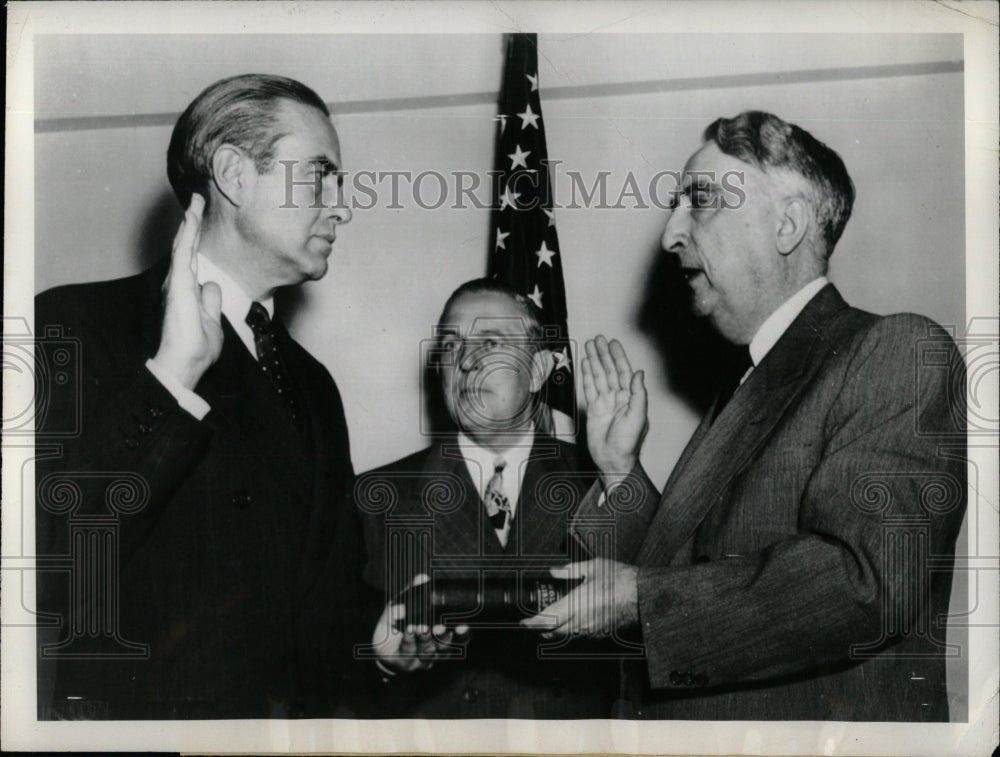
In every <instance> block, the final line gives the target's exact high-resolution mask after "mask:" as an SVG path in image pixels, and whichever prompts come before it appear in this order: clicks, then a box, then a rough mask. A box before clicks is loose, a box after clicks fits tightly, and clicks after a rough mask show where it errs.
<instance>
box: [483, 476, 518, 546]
mask: <svg viewBox="0 0 1000 757" xmlns="http://www.w3.org/2000/svg"><path fill="white" fill-rule="evenodd" d="M506 467H507V461H506V460H504V459H503V458H502V457H498V458H497V459H496V460H494V461H493V475H492V476H491V477H490V480H489V481H488V482H487V484H486V493H485V494H484V495H483V501H484V502H485V503H486V514H487V515H488V516H489V519H490V523H492V524H493V529H494V530H495V531H496V534H497V538H498V539H499V540H500V544H501V545H503V546H504V547H506V546H507V537H508V536H509V535H510V521H511V519H512V515H511V512H510V500H509V499H507V495H506V494H504V493H503V471H504V468H506Z"/></svg>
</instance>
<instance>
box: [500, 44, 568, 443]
mask: <svg viewBox="0 0 1000 757" xmlns="http://www.w3.org/2000/svg"><path fill="white" fill-rule="evenodd" d="M497 122H498V123H497V142H496V145H497V148H496V160H495V166H496V176H495V178H494V185H493V186H494V198H493V203H494V204H493V228H492V234H491V235H490V247H491V249H490V256H489V260H490V276H492V277H493V278H495V279H498V280H500V281H503V282H505V283H507V284H509V285H511V286H513V287H514V288H515V289H517V290H518V291H520V292H523V293H524V294H525V295H526V296H527V297H528V298H529V299H530V300H531V301H532V302H534V303H535V305H537V306H538V308H539V309H540V310H541V311H542V313H543V314H544V316H545V321H544V323H543V329H544V332H545V337H546V342H547V346H548V347H549V348H550V349H551V350H552V354H553V355H554V357H555V367H554V369H553V371H552V374H551V375H550V377H549V380H548V382H547V384H546V386H545V387H543V389H542V396H543V398H544V399H545V401H546V402H547V403H548V405H549V407H550V408H551V409H552V411H553V413H552V415H553V418H552V420H553V421H554V426H553V427H552V428H547V429H544V430H546V431H548V432H550V433H556V434H557V435H559V436H563V437H568V438H572V437H573V436H574V435H575V431H576V429H575V419H576V393H575V391H574V380H573V356H572V352H571V349H570V343H569V331H568V329H567V326H566V288H565V285H564V284H563V268H562V256H561V254H560V251H559V238H558V237H557V235H556V225H555V224H556V220H555V214H554V212H553V209H552V196H551V193H550V180H551V177H550V175H549V168H548V162H547V161H548V152H547V150H546V147H545V125H544V123H543V122H542V105H541V100H540V98H539V88H538V35H536V34H521V33H518V34H511V35H508V39H507V61H506V65H505V69H504V81H503V89H502V90H501V92H500V102H499V115H498V116H497Z"/></svg>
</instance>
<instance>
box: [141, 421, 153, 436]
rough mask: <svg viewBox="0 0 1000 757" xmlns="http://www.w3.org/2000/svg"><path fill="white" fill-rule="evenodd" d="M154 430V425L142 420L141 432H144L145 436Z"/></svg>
mask: <svg viewBox="0 0 1000 757" xmlns="http://www.w3.org/2000/svg"><path fill="white" fill-rule="evenodd" d="M152 430H153V427H152V426H150V425H148V424H146V423H141V422H140V423H139V433H140V434H142V435H143V436H145V435H146V434H148V433H149V432H150V431H152Z"/></svg>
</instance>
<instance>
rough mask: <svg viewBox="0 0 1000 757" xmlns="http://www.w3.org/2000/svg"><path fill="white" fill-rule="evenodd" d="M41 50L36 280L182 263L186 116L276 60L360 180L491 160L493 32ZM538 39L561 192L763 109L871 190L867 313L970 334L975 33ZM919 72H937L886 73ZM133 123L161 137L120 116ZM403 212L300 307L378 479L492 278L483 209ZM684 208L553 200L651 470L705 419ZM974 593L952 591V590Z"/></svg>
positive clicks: (473, 167) (641, 177)
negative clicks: (683, 255) (686, 299)
mask: <svg viewBox="0 0 1000 757" xmlns="http://www.w3.org/2000/svg"><path fill="white" fill-rule="evenodd" d="M35 45H36V47H35V59H36V79H35V113H36V132H37V133H36V137H35V194H36V210H35V240H36V249H35V286H36V291H42V290H44V289H47V288H49V287H51V286H55V285H58V284H64V283H70V282H77V281H90V280H99V279H105V278H111V277H118V276H124V275H129V274H132V273H135V272H137V271H139V270H141V269H143V268H144V267H146V266H147V265H149V264H150V263H152V262H153V261H154V260H155V259H156V258H157V257H158V256H160V255H162V254H164V253H165V252H167V251H169V249H170V244H171V241H172V237H173V233H174V230H175V229H176V226H177V223H178V222H179V219H180V211H179V209H178V207H177V205H176V202H175V201H174V199H173V197H172V194H171V193H170V189H169V186H168V184H167V180H166V175H165V157H164V156H165V152H166V146H167V142H168V140H169V136H170V131H171V125H172V123H173V120H174V118H175V117H176V115H177V114H179V113H180V111H181V110H182V109H183V108H184V107H185V106H186V105H187V103H188V102H190V100H191V99H193V98H194V97H195V96H196V95H197V93H198V92H199V91H200V90H201V89H203V88H204V87H205V86H207V85H208V84H210V83H211V82H213V81H215V80H216V79H219V78H221V77H223V76H227V75H231V74H236V73H243V72H246V71H248V70H256V71H265V72H269V73H280V74H285V75H289V76H293V77H295V78H298V79H300V80H302V81H304V82H305V83H307V84H309V85H310V86H312V87H313V88H314V89H316V90H317V91H318V92H319V93H320V95H321V96H322V97H323V98H324V99H325V100H327V101H328V102H330V103H331V106H332V109H333V111H334V123H335V125H336V127H337V129H338V131H339V133H340V139H341V143H342V148H343V155H344V160H345V167H346V168H347V170H348V171H358V170H369V171H411V172H413V173H414V174H416V173H419V172H421V171H426V170H436V171H439V172H444V173H447V172H451V171H467V172H475V173H476V174H478V175H485V173H486V172H487V171H489V170H491V169H492V168H493V165H492V163H493V142H494V135H495V126H496V122H495V115H496V107H495V104H494V103H495V93H496V90H497V89H498V87H499V84H500V78H501V67H502V58H503V55H502V53H503V40H502V38H501V37H500V36H499V35H451V36H444V35H431V36H405V35H404V36H391V37H390V36H367V35H323V36H321V35H296V36H295V37H294V38H290V37H277V36H249V35H248V36H238V37H222V36H213V35H203V36H201V35H200V36H193V35H184V36H182V35H172V36H166V35H164V36H157V35H149V36H141V37H138V36H116V37H93V36H58V37H56V36H52V37H39V38H36V42H35ZM539 48H540V56H539V58H540V64H539V66H540V87H541V97H542V107H543V117H544V122H545V126H546V131H547V136H548V150H549V156H550V158H551V159H553V160H558V161H561V162H560V163H559V165H558V167H557V169H556V175H555V180H556V187H557V190H556V192H557V195H556V199H557V201H559V200H563V204H569V200H570V199H571V198H570V196H569V194H570V189H571V186H572V180H571V179H570V177H569V172H578V173H579V175H580V176H581V177H582V178H583V179H584V180H585V181H586V184H587V185H588V186H589V185H590V184H592V183H593V181H594V180H595V179H596V178H597V177H598V175H599V173H600V172H602V171H607V172H609V174H608V178H607V186H608V187H609V195H610V199H611V201H612V202H613V201H614V200H615V199H617V195H618V191H619V190H620V189H621V188H622V187H623V186H624V183H625V181H626V178H627V176H628V175H629V174H631V175H632V176H634V177H635V179H636V183H637V185H638V186H639V187H643V188H644V187H647V186H648V184H649V181H650V179H651V177H653V175H654V174H656V173H657V172H658V171H663V170H675V171H679V170H681V169H682V168H683V166H684V163H685V161H686V159H687V157H688V156H689V155H690V154H691V153H692V152H693V151H694V150H695V149H697V147H698V145H699V143H700V133H701V131H702V130H703V129H704V127H705V126H706V125H707V124H708V123H709V122H710V121H712V120H714V119H715V118H716V117H718V116H721V115H726V116H731V115H735V114H736V113H738V112H740V111H743V110H747V109H762V110H769V111H772V112H774V113H776V114H778V115H780V116H781V117H783V118H785V119H786V120H789V121H792V122H794V123H797V124H799V125H801V126H803V127H804V128H806V129H808V130H809V131H811V132H812V133H813V134H814V135H815V136H817V137H818V138H819V139H821V140H822V141H824V142H826V143H827V144H828V145H830V146H831V147H833V148H834V149H835V150H837V151H838V152H839V153H840V154H841V156H842V157H843V158H844V160H845V162H846V164H847V167H848V170H849V171H850V173H851V175H852V178H853V179H854V182H855V185H856V187H857V193H858V200H857V203H856V205H855V210H854V215H853V217H852V219H851V221H850V223H849V224H848V226H847V230H846V232H845V234H844V237H843V239H842V240H841V242H840V244H839V245H838V248H837V250H836V252H835V254H834V257H833V261H832V266H831V278H832V279H833V281H834V282H835V283H836V284H837V285H838V286H839V287H840V289H841V291H842V292H843V294H844V295H845V297H846V298H847V299H848V301H849V302H851V303H852V304H854V305H856V306H859V307H863V308H866V309H869V310H872V311H875V312H879V313H887V312H894V311H899V310H909V311H915V312H919V313H923V314H925V315H928V316H930V317H932V318H934V319H935V320H937V321H938V322H940V323H942V324H944V325H946V326H950V327H954V328H955V329H956V331H957V332H958V333H962V331H963V329H964V326H963V324H964V322H965V236H964V228H965V218H964V205H965V197H964V160H965V157H964V156H965V153H964V145H963V133H964V126H963V74H962V72H961V71H960V70H956V69H955V65H954V64H955V63H956V62H960V61H961V60H962V42H961V37H960V36H957V35H950V36H949V35H892V36H890V35H850V36H846V35H781V36H777V35H774V36H771V35H661V34H650V35H629V36H625V35H574V36H559V35H541V36H540V40H539ZM910 64H913V65H926V66H927V68H926V71H925V72H924V73H919V74H917V75H898V74H899V70H898V69H887V68H885V67H887V66H905V65H910ZM938 64H940V65H938ZM935 66H937V68H935ZM847 69H850V71H846V70H847ZM754 74H759V76H758V77H757V78H756V79H755V78H754V77H753V75H754ZM650 82H654V84H649V83H650ZM657 82H658V84H655V83H657ZM608 85H613V86H608ZM547 93H551V96H549V95H547ZM449 97H451V98H453V99H452V100H450V101H449V100H448V98H449ZM120 115H125V116H129V117H132V116H148V118H147V122H150V123H151V125H126V126H125V127H120V126H115V122H114V120H113V119H112V118H111V117H113V116H120ZM102 117H107V118H105V119H104V120H103V121H102V120H101V119H102ZM79 118H83V119H88V118H93V119H95V120H94V121H92V122H79V121H73V120H72V119H79ZM511 124H513V125H514V126H515V127H516V126H517V125H518V121H517V120H516V119H515V120H513V121H511V122H508V126H510V125H511ZM380 186H381V187H383V188H385V187H386V186H387V185H386V184H382V185H380ZM434 186H435V185H434V184H429V185H428V193H429V196H430V197H431V199H433V198H434V195H435V193H436V192H435V191H432V188H433V187H434ZM11 189H12V188H11V187H8V190H11ZM400 202H401V204H402V205H403V206H404V207H402V208H400V209H390V208H387V207H386V205H387V204H388V198H387V197H386V196H385V195H382V196H380V201H379V203H378V204H377V205H376V207H374V208H372V209H370V210H357V211H355V214H354V220H353V221H352V222H351V224H350V225H348V226H346V227H344V228H343V229H341V231H340V233H339V236H338V241H337V243H336V245H335V247H334V251H333V255H332V257H331V266H330V272H329V274H328V275H327V276H326V277H325V278H324V279H323V280H322V281H320V282H316V283H310V284H307V285H305V286H304V287H303V288H302V290H301V293H300V294H299V295H298V296H296V297H295V298H294V303H292V304H294V307H292V308H290V309H289V310H288V311H287V312H288V314H289V315H290V316H291V318H290V328H291V330H292V332H293V333H294V334H295V335H296V337H297V338H298V339H299V340H300V341H301V342H302V343H303V344H304V345H305V346H306V348H307V349H309V350H310V351H311V352H312V353H313V354H314V355H315V356H316V357H317V358H318V359H319V360H320V361H322V362H323V363H324V364H325V365H326V366H327V367H328V368H329V369H330V371H331V373H332V374H333V375H334V377H335V378H336V380H337V382H338V384H339V386H340V389H341V392H342V393H343V396H344V400H345V405H346V412H347V420H348V425H349V427H350V432H351V442H352V450H353V460H354V464H355V467H356V468H357V469H358V470H359V471H360V470H365V469H368V468H370V467H373V466H376V465H380V464H382V463H386V462H388V461H390V460H393V459H396V458H398V457H400V456H402V455H404V454H407V453H409V452H412V451H413V450H415V449H417V448H419V447H421V446H423V445H424V443H425V440H424V438H423V436H422V431H421V430H422V429H423V428H425V427H426V419H425V415H424V413H425V410H424V402H423V399H422V395H421V385H420V384H421V376H422V371H421V365H420V343H421V340H424V339H427V338H428V337H429V336H430V335H431V327H432V325H433V324H434V323H435V321H436V319H437V317H438V315H439V312H440V309H441V306H442V304H443V302H444V300H445V299H446V297H447V295H448V294H449V293H450V292H451V290H452V289H453V288H454V287H455V286H456V285H457V284H459V283H460V282H462V281H464V280H466V279H469V278H474V277H478V276H481V275H483V274H484V273H485V271H486V260H487V251H488V249H489V248H490V241H491V240H490V239H489V238H488V237H489V212H488V211H486V210H477V209H472V208H465V209H454V208H451V207H449V206H448V205H446V206H445V207H442V208H439V209H437V210H427V209H422V208H420V207H417V206H416V204H415V203H414V202H413V201H412V199H411V198H410V196H409V195H407V194H406V193H405V192H404V193H403V194H402V196H401V200H400ZM449 204H450V203H449ZM630 204H633V203H632V202H631V201H629V200H626V205H630ZM665 220H666V213H665V211H663V210H661V209H659V208H657V207H655V206H650V207H648V208H641V207H639V208H637V207H625V208H620V209H608V208H604V209H599V208H577V209H574V208H568V207H562V208H559V209H557V210H556V228H557V230H558V233H559V241H560V247H561V250H562V253H561V254H562V256H563V266H564V270H565V277H566V287H567V299H568V307H569V328H570V335H571V337H573V338H574V339H576V340H578V341H579V342H580V343H581V345H582V341H583V340H584V339H586V338H589V337H591V336H592V335H594V334H595V333H598V332H601V333H604V334H607V335H609V336H617V337H618V338H620V339H621V340H622V342H623V343H624V344H625V346H626V349H627V350H628V352H629V355H630V357H631V359H632V363H633V365H634V366H635V367H642V368H644V369H645V370H646V374H647V381H646V384H647V387H649V389H650V391H651V400H650V411H649V414H650V424H651V430H650V433H649V435H648V437H647V441H646V443H645V446H644V449H643V455H642V458H643V462H644V464H645V466H646V468H647V470H648V471H649V473H650V475H651V477H652V479H653V481H654V482H656V483H657V484H662V483H663V482H664V481H665V480H666V478H667V475H668V474H669V472H670V469H671V467H672V466H673V464H674V462H675V461H676V459H677V457H678V456H679V455H680V452H681V450H682V449H683V446H684V444H685V443H686V441H687V439H688V437H689V436H690V434H691V432H692V430H693V429H694V426H695V424H696V421H697V418H698V412H699V410H698V407H697V406H696V404H692V401H691V399H690V397H689V396H688V395H686V394H685V393H684V392H683V391H680V390H679V389H678V387H677V384H676V381H675V380H674V379H673V378H672V377H671V375H670V374H671V372H672V370H675V369H676V368H677V367H678V366H677V365H676V364H675V365H674V366H673V369H672V367H671V365H670V361H669V359H667V358H668V357H669V356H665V355H664V354H663V350H662V343H661V341H659V340H658V337H657V334H658V329H659V328H660V326H661V325H662V324H659V325H658V324H657V323H656V322H655V320H656V315H657V314H662V313H663V312H667V311H669V310H670V307H669V306H670V303H664V302H663V298H664V297H665V294H664V293H663V292H662V291H660V290H659V289H657V287H656V283H657V282H658V281H659V277H660V268H661V267H662V260H661V259H660V257H659V256H658V250H659V238H660V234H661V232H662V228H663V224H664V223H665ZM650 314H652V316H651V315H650ZM651 319H652V321H653V322H652V323H651V322H650V321H651ZM964 543H965V541H964V532H963V537H962V540H961V541H960V549H962V545H963V544H964ZM964 591H965V590H964V585H963V586H958V585H956V601H960V602H964ZM959 606H961V605H959ZM963 680H964V679H963ZM958 691H959V696H960V699H964V688H962V687H959V689H958ZM956 704H957V705H959V706H960V707H964V704H962V703H961V702H959V701H957V702H956ZM955 714H958V715H960V714H961V713H960V712H958V713H955Z"/></svg>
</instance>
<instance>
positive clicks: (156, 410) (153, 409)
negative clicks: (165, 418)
mask: <svg viewBox="0 0 1000 757" xmlns="http://www.w3.org/2000/svg"><path fill="white" fill-rule="evenodd" d="M149 415H150V417H152V418H159V417H161V416H162V415H163V409H162V408H161V407H160V406H159V405H150V406H149Z"/></svg>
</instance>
